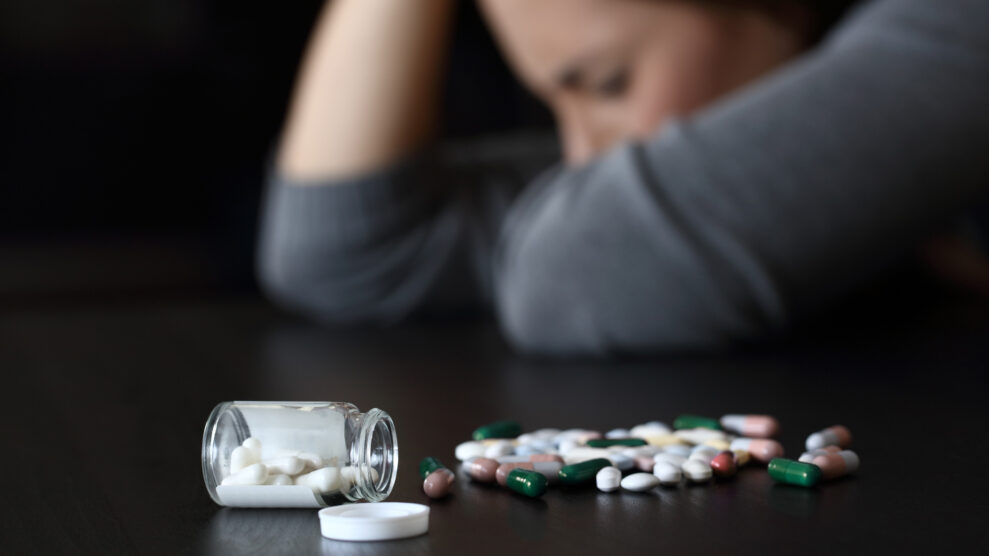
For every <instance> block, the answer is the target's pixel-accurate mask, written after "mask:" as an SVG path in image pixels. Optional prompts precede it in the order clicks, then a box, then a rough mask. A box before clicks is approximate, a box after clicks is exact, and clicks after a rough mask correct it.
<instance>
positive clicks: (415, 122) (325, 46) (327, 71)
mask: <svg viewBox="0 0 989 556" xmlns="http://www.w3.org/2000/svg"><path fill="white" fill-rule="evenodd" d="M453 2H454V0H415V1H411V0H336V1H333V2H330V3H328V4H327V5H326V6H325V7H324V9H323V12H322V14H321V15H320V17H319V21H318V22H317V24H316V29H315V30H314V32H313V35H312V38H311V39H310V44H309V47H308V50H307V52H306V55H305V58H304V60H303V63H302V67H301V70H300V73H299V77H298V81H297V83H296V88H295V92H294V94H293V98H292V102H291V105H290V108H289V114H288V118H287V121H286V124H285V128H284V130H283V134H282V140H281V145H280V148H279V153H278V166H279V169H280V171H282V172H283V173H285V174H286V175H288V176H289V177H291V178H294V179H296V180H300V181H311V180H314V179H318V178H328V177H329V178H332V177H345V176H350V175H355V174H360V173H362V172H367V171H370V170H374V169H376V168H379V167H382V166H385V165H388V164H390V163H392V162H394V161H396V160H397V159H399V158H401V157H402V156H403V155H406V154H408V153H409V152H411V151H413V150H415V149H416V148H417V147H419V146H421V145H422V144H423V143H424V142H425V141H426V140H427V139H428V137H429V136H430V134H431V132H432V129H433V126H434V123H435V119H436V105H437V97H438V90H439V82H440V73H441V71H440V70H441V67H442V64H443V58H444V56H443V52H444V49H445V46H446V40H447V35H448V29H447V28H448V26H449V20H450V16H451V12H452V6H453Z"/></svg>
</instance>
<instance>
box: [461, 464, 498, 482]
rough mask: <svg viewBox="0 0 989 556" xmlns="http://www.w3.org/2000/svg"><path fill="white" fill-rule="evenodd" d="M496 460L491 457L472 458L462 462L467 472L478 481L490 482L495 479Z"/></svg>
mask: <svg viewBox="0 0 989 556" xmlns="http://www.w3.org/2000/svg"><path fill="white" fill-rule="evenodd" d="M498 465H499V464H498V462H497V461H495V460H493V459H491V458H474V459H470V460H467V461H465V462H464V467H465V468H466V471H467V474H468V475H470V478H471V479H474V480H475V481H477V482H479V483H490V482H491V481H493V480H495V473H496V472H497V471H498Z"/></svg>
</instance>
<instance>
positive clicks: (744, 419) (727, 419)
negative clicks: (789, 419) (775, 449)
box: [721, 415, 780, 438]
mask: <svg viewBox="0 0 989 556" xmlns="http://www.w3.org/2000/svg"><path fill="white" fill-rule="evenodd" d="M721 426H722V427H724V428H725V429H726V430H729V431H731V432H735V433H738V434H741V435H743V436H748V437H750V438H772V437H774V436H776V435H777V434H779V432H780V424H779V421H777V420H776V418H775V417H773V416H771V415H725V416H724V417H722V418H721Z"/></svg>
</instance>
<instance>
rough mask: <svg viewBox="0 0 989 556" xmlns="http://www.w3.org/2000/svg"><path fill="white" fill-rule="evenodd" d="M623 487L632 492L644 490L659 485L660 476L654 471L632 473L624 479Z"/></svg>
mask: <svg viewBox="0 0 989 556" xmlns="http://www.w3.org/2000/svg"><path fill="white" fill-rule="evenodd" d="M621 484H622V488H624V489H625V490H631V491H632V492H643V491H646V490H649V489H651V488H656V487H657V486H659V478H658V477H656V476H655V475H653V474H652V473H632V474H631V475H629V476H628V477H625V478H624V479H622V483H621Z"/></svg>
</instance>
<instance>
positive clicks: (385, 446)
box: [350, 408, 398, 502]
mask: <svg viewBox="0 0 989 556" xmlns="http://www.w3.org/2000/svg"><path fill="white" fill-rule="evenodd" d="M356 425H357V427H356V429H357V435H356V437H355V438H354V441H353V443H352V444H351V445H350V461H351V466H352V467H353V469H354V493H353V494H354V495H355V498H356V499H358V500H367V501H368V502H380V501H381V500H384V499H385V498H387V497H388V495H389V494H391V491H392V488H393V487H394V486H395V478H396V470H397V469H398V436H397V435H396V432H395V423H394V422H393V421H392V419H391V416H390V415H388V413H386V412H384V411H382V410H380V409H377V408H375V409H371V410H370V411H368V412H367V413H362V414H359V415H358V416H357V422H356Z"/></svg>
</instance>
